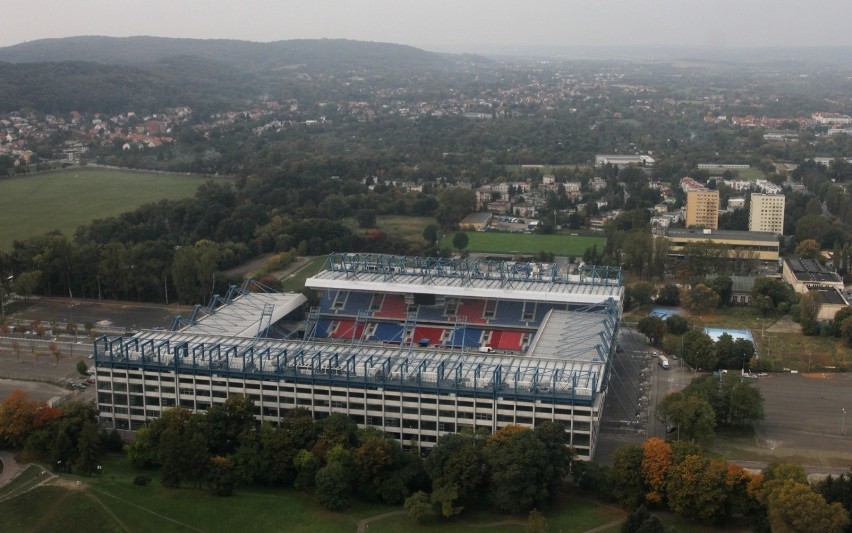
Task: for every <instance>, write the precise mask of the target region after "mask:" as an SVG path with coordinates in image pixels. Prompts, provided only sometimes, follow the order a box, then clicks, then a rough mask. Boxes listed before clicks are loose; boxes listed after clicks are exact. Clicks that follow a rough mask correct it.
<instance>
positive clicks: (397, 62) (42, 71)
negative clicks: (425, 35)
mask: <svg viewBox="0 0 852 533" xmlns="http://www.w3.org/2000/svg"><path fill="white" fill-rule="evenodd" d="M462 61H465V62H469V61H470V58H469V57H463V56H458V57H455V58H453V57H452V56H443V55H439V54H434V53H431V52H426V51H423V50H420V49H417V48H413V47H411V46H403V45H397V44H386V43H373V42H361V41H350V40H343V39H334V40H330V39H322V40H293V41H277V42H272V43H255V42H248V41H229V40H201V39H170V38H161V37H121V38H119V37H69V38H64V39H43V40H38V41H32V42H27V43H22V44H18V45H15V46H9V47H6V48H0V110H5V111H12V110H19V109H27V108H30V109H34V110H37V111H40V112H46V113H63V112H68V111H72V110H74V111H81V112H86V111H97V112H106V113H112V112H123V111H127V110H128V109H133V110H136V111H137V112H155V111H158V110H161V109H163V108H164V107H169V106H175V105H186V104H187V103H189V104H191V105H192V107H193V108H194V109H196V110H198V111H202V112H203V111H206V110H211V109H219V110H221V109H222V108H223V107H226V104H228V103H233V102H237V101H242V100H244V99H245V98H246V97H247V96H249V97H250V96H256V95H258V94H263V93H265V92H266V91H267V88H269V87H280V83H281V82H282V81H284V80H288V79H290V80H293V79H294V78H295V77H296V75H297V74H300V73H307V74H316V73H324V74H332V75H342V76H350V75H357V74H359V73H373V74H379V75H381V74H382V73H385V72H387V73H392V72H404V71H425V70H441V71H446V70H452V69H453V68H454V67H455V66H456V65H457V64H459V63H461V62H462Z"/></svg>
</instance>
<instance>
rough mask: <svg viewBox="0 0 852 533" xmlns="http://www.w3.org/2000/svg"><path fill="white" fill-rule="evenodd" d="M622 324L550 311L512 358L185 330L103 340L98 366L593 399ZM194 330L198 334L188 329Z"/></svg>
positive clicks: (608, 314)
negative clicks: (534, 335) (525, 347)
mask: <svg viewBox="0 0 852 533" xmlns="http://www.w3.org/2000/svg"><path fill="white" fill-rule="evenodd" d="M617 327H618V311H617V309H616V308H615V306H614V303H613V302H612V301H610V302H609V306H608V307H607V308H606V309H604V310H600V311H596V312H581V311H558V312H551V314H550V315H549V316H548V317H547V318H546V319H545V324H544V325H543V326H542V329H541V330H540V332H539V333H540V335H541V339H538V338H536V339H535V340H534V342H533V344H532V348H531V350H530V353H528V354H526V355H510V354H499V353H481V352H466V351H464V350H463V349H456V350H448V349H444V348H438V347H419V346H417V344H416V343H412V344H411V345H379V344H375V345H373V344H368V343H359V342H357V341H355V342H343V343H341V342H329V341H318V340H310V341H305V340H282V339H265V338H248V337H245V336H242V337H235V336H230V335H228V334H213V333H205V332H201V331H197V329H195V328H187V329H184V330H183V331H177V332H175V331H150V330H146V331H141V332H139V333H138V334H136V335H135V336H134V337H133V338H131V339H124V338H121V337H117V338H112V339H111V338H108V337H101V338H99V339H98V340H97V341H96V343H95V353H96V358H97V361H98V362H109V363H112V364H116V363H118V364H127V365H130V366H140V367H142V366H152V365H153V366H156V367H158V368H162V369H167V370H177V371H179V372H180V371H183V370H185V371H193V370H205V371H209V372H223V373H224V372H236V373H240V374H242V375H243V376H246V377H247V375H254V376H255V377H263V376H266V377H267V378H268V377H273V376H276V375H279V376H280V375H282V374H284V375H289V376H304V378H305V379H312V380H316V379H323V380H329V381H335V380H346V379H357V380H360V381H371V382H377V383H398V384H399V385H401V386H415V385H416V386H433V387H441V388H448V387H452V388H458V389H480V390H493V391H500V390H502V391H505V392H518V391H521V392H523V393H525V394H531V393H534V394H542V393H544V394H562V395H570V396H572V397H587V398H588V397H592V396H593V395H594V393H595V392H598V391H599V390H600V388H601V386H602V379H603V376H604V375H605V374H606V372H605V367H606V365H607V363H608V358H609V354H611V353H612V342H614V341H613V339H614V335H615V333H616V328H617ZM189 329H192V331H189Z"/></svg>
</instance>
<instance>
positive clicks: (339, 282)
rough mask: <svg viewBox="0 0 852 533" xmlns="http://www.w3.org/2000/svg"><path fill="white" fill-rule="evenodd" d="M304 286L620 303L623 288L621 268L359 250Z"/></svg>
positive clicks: (339, 257)
mask: <svg viewBox="0 0 852 533" xmlns="http://www.w3.org/2000/svg"><path fill="white" fill-rule="evenodd" d="M305 286H306V287H308V288H311V289H335V290H354V291H363V292H377V293H407V294H412V293H414V294H435V295H445V296H454V297H461V298H491V299H501V300H522V301H539V302H558V303H572V304H581V305H583V304H586V305H588V304H604V303H606V302H607V301H608V300H609V299H612V300H614V301H616V302H618V303H619V304H620V302H621V301H622V295H623V290H624V289H623V287H622V285H621V269H619V268H617V267H594V266H584V267H581V268H580V269H579V270H577V271H575V272H574V273H567V272H563V271H560V270H559V267H558V265H556V264H547V263H525V262H512V261H494V260H492V261H480V260H470V261H469V260H466V259H439V258H416V257H399V256H385V255H354V254H332V255H330V256H329V257H328V259H327V260H326V264H325V267H324V269H323V270H322V271H320V272H319V273H318V274H317V275H315V276H313V277H311V278H308V280H307V281H306V282H305Z"/></svg>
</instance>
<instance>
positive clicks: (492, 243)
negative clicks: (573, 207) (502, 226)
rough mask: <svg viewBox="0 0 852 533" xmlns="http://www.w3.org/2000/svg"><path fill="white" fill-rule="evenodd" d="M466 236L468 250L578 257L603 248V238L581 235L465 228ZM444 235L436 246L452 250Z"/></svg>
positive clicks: (450, 235) (447, 238) (448, 238)
mask: <svg viewBox="0 0 852 533" xmlns="http://www.w3.org/2000/svg"><path fill="white" fill-rule="evenodd" d="M465 233H467V237H468V239H469V242H468V245H467V248H466V249H465V250H466V251H468V252H480V253H499V254H511V253H518V254H537V253H539V252H550V253H552V254H554V255H558V256H574V257H577V256H582V255H583V253H584V252H585V251H586V249H588V248H591V247H592V246H597V249H598V252H601V251H603V248H604V245H605V244H606V238H605V237H589V236H585V235H537V234H529V233H497V232H491V231H467V232H465ZM454 235H455V233H449V234H447V235H446V236H445V237H444V238H443V239H442V240H441V242H440V246H441V247H442V248H443V247H446V248H449V249H451V250H452V249H453V236H454Z"/></svg>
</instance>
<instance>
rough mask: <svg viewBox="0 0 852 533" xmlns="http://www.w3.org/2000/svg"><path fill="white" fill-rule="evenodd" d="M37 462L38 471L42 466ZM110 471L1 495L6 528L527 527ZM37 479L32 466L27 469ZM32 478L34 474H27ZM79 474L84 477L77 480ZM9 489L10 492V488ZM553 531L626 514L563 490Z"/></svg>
mask: <svg viewBox="0 0 852 533" xmlns="http://www.w3.org/2000/svg"><path fill="white" fill-rule="evenodd" d="M40 470H41V468H40V467H34V470H33V472H36V473H37V472H39V471H40ZM101 472H102V474H101V475H100V476H97V477H79V476H74V475H70V474H63V475H62V476H61V477H60V479H59V480H58V481H55V482H54V484H52V485H49V486H44V487H40V488H37V489H34V490H32V491H30V492H28V493H26V494H24V495H20V496H17V497H15V498H12V499H10V500H7V501H3V502H0V517H2V518H0V531H80V530H83V529H85V530H86V531H106V532H112V531H134V532H137V531H139V532H152V533H154V532H162V531H223V532H225V531H227V532H231V531H235V532H239V531H246V532H253V531H288V532H297V533H298V532H305V533H308V532H310V533H314V532H317V533H325V532H328V533H332V532H335V533H336V532H339V531H354V530H355V529H356V526H357V523H358V521H359V520H361V519H364V518H368V517H373V516H377V515H381V514H384V513H392V512H393V513H398V514H394V515H392V516H390V517H388V518H384V519H382V520H377V521H374V522H371V523H370V524H369V525H368V530H369V531H385V532H396V531H414V532H416V531H441V532H450V533H452V532H455V531H459V532H460V531H468V530H470V529H471V528H476V527H477V526H479V527H481V526H482V525H484V524H495V523H499V522H507V523H506V524H502V525H496V526H495V527H488V528H487V530H488V531H493V532H497V533H509V532H520V531H523V529H524V526H523V525H522V524H524V523H525V522H526V520H527V515H526V514H524V515H522V516H521V515H508V514H504V513H492V512H489V511H487V510H468V511H466V512H465V513H464V514H463V515H462V516H461V517H460V519H458V520H455V521H445V520H435V521H434V522H432V523H429V524H425V525H419V524H416V523H415V522H413V521H412V520H411V519H410V518H409V517H408V516H407V514H404V513H402V514H399V512H400V511H403V509H402V507H401V506H398V507H391V506H387V505H372V504H365V503H354V504H353V505H352V508H351V509H349V510H347V511H346V512H345V513H334V512H330V511H326V510H325V509H323V508H322V507H320V506H319V505H317V504H316V502H315V501H314V499H313V497H312V496H310V495H307V494H305V493H302V492H299V491H296V490H293V489H270V488H265V487H247V488H238V489H237V491H236V493H235V494H234V496H232V497H229V498H217V497H215V496H212V495H211V494H210V493H209V492H208V491H207V490H205V489H200V488H192V487H186V488H179V489H167V488H164V487H163V486H162V485H161V483H160V479H159V475H158V472H157V471H145V472H141V473H144V474H146V475H148V476H150V478H151V481H150V483H149V484H148V485H145V486H138V485H135V484H134V483H133V479H134V477H135V476H136V475H138V474H139V473H140V472H139V471H136V470H135V469H133V468H132V467H131V465H130V463H129V461H128V460H127V459H126V458H125V457H124V456H118V455H116V456H108V457H106V458H105V459H104V461H103V470H102V471H101ZM25 477H26V478H28V480H31V478H32V475H31V473H29V472H28V473H27V474H26V475H25ZM23 481H27V480H23ZM77 481H80V482H81V484H80V485H77ZM4 492H5V491H4ZM543 514H544V516H545V518H546V519H547V521H548V523H549V525H550V530H551V531H562V532H565V533H572V532H577V533H579V532H582V531H586V530H589V529H592V528H595V527H599V526H602V525H604V524H608V523H610V522H612V521H614V520H617V519H619V518H622V517H624V516H626V512H625V511H623V510H621V509H618V508H616V507H613V506H610V505H607V504H603V503H600V502H597V501H594V500H589V499H586V498H585V497H582V496H580V495H577V494H574V493H568V494H564V495H562V496H561V497H560V498H559V499H557V501H556V502H554V504H553V505H552V506H551V507H550V508H549V509H545V510H544V511H543Z"/></svg>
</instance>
